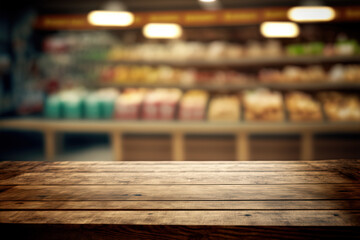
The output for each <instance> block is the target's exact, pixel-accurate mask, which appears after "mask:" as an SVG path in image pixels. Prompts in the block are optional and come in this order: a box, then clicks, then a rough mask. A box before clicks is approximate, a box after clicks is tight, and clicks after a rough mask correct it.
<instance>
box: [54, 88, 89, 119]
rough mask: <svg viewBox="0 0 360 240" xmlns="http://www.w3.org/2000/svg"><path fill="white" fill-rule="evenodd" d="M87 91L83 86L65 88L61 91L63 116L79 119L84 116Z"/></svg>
mask: <svg viewBox="0 0 360 240" xmlns="http://www.w3.org/2000/svg"><path fill="white" fill-rule="evenodd" d="M86 94H87V92H86V90H85V89H83V88H74V89H71V90H63V91H61V92H60V93H59V96H60V99H61V104H62V107H63V117H64V118H69V119H79V118H82V117H83V104H84V98H85V96H86Z"/></svg>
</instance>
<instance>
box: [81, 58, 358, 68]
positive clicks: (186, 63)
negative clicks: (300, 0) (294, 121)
mask: <svg viewBox="0 0 360 240" xmlns="http://www.w3.org/2000/svg"><path fill="white" fill-rule="evenodd" d="M79 62H82V63H102V64H129V65H130V64H131V65H171V66H178V67H225V66H238V67H241V66H258V65H259V66H263V65H268V66H271V65H284V64H286V65H290V64H306V65H310V64H321V63H359V62H360V56H294V57H292V56H282V57H262V58H255V57H246V56H245V57H243V58H240V59H201V60H189V59H186V60H175V59H172V60H171V59H169V60H87V59H81V60H80V59H79Z"/></svg>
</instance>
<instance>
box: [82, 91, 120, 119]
mask: <svg viewBox="0 0 360 240" xmlns="http://www.w3.org/2000/svg"><path fill="white" fill-rule="evenodd" d="M118 95H119V93H118V91H117V90H116V89H113V88H105V89H99V90H97V91H94V92H92V93H90V94H88V95H87V96H86V97H85V99H84V117H85V118H89V119H103V118H106V119H108V118H111V117H112V115H113V111H114V105H115V100H116V98H117V97H118Z"/></svg>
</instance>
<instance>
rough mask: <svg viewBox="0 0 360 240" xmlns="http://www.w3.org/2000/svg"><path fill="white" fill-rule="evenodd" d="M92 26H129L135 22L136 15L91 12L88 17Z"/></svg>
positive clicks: (117, 12)
mask: <svg viewBox="0 0 360 240" xmlns="http://www.w3.org/2000/svg"><path fill="white" fill-rule="evenodd" d="M87 18H88V21H89V23H90V24H92V25H95V26H123V27H125V26H129V25H131V24H132V23H133V22H134V15H133V14H132V13H131V12H126V11H91V12H90V13H89V14H88V16H87Z"/></svg>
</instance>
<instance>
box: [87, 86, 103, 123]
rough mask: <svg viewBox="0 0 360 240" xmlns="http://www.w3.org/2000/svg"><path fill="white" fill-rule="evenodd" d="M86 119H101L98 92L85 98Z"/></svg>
mask: <svg viewBox="0 0 360 240" xmlns="http://www.w3.org/2000/svg"><path fill="white" fill-rule="evenodd" d="M84 117H85V118H88V119H100V118H101V106H100V99H99V97H98V96H97V94H96V92H93V93H90V94H88V95H87V96H86V97H85V98H84Z"/></svg>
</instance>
